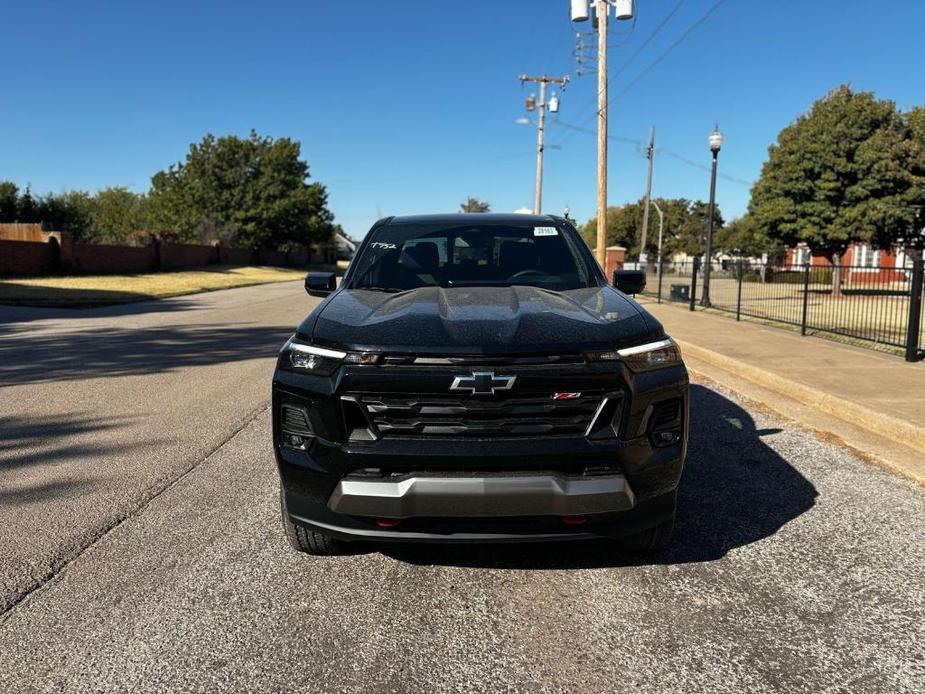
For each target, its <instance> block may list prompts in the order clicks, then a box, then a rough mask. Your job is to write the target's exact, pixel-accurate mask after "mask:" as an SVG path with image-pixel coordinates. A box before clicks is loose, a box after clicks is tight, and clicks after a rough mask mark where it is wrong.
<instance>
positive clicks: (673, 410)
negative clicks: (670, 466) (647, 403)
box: [649, 398, 684, 447]
mask: <svg viewBox="0 0 925 694" xmlns="http://www.w3.org/2000/svg"><path fill="white" fill-rule="evenodd" d="M683 412H684V410H683V403H682V401H681V398H672V399H671V400H665V401H664V402H660V403H657V404H656V405H655V406H654V407H653V409H652V414H651V416H650V417H649V438H650V439H651V441H652V444H653V445H655V446H659V447H661V446H670V445H672V444H674V443H676V442H677V441H678V440H679V439H680V438H681V430H682V425H683V422H682V421H681V420H682V417H683Z"/></svg>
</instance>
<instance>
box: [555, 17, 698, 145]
mask: <svg viewBox="0 0 925 694" xmlns="http://www.w3.org/2000/svg"><path fill="white" fill-rule="evenodd" d="M685 2H687V0H678V2H677V3H675V6H674V7H672V8H671V10H670V11H669V12H668V14H666V15H665V16H664V17H663V18H662V21H661V22H659V23H658V26H656V27H655V29H653V30H652V32H651V33H650V34H649V35H648V36H647V37H646V38H645V39H644V40H643V42H642V43H641V44H639V47H638V48H637V49H636V50H635V51H633V54H632V55H631V56H630V57H629V58H627V59H626V60H625V61H624V62H623V64H622V65H621V66H620V67H618V68H617V69H616V71H615V72H614V73H613V75H612V76H611V77H610V79H609V80H608V81H607V84H608V86H609V85H611V84H613V81H614V80H615V79H616V78H617V76H618V75H619V74H620V73H621V72H623V71H624V70H626V68H627V67H629V65H630V63H632V62H633V60H635V59H636V58H637V57H638V56H639V54H640V53H641V52H642V51H643V50H645V48H646V46H648V45H649V44H650V43H651V42H652V40H653V39H654V38H655V37H656V36H658V34H659V32H660V31H661V30H662V29H663V28H664V27H665V25H666V24H668V22H669V20H670V19H671V18H672V17H673V16H674V15H675V14H676V13H677V11H678V10H679V9H681V6H682V5H683V4H684V3H685ZM632 28H633V29H635V28H636V19H635V18H634V19H633V26H632ZM630 35H632V29H631V31H630ZM596 99H597V96H595V97H594V98H593V99H591V100H590V101H588V102H587V103H585V105H584V106H582V107H581V108H580V109H578V110H577V111H576V112H575V116H576V117H578V116H580V115H581V114H582V113H583V112H584V111H586V110H587V109H588V107H589V106H593V105H594V102H595V100H596ZM560 144H561V142H560Z"/></svg>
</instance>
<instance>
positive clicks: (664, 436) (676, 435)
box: [652, 429, 681, 447]
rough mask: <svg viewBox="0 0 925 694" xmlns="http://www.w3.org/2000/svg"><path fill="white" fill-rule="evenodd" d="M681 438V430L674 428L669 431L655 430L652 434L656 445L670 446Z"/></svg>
mask: <svg viewBox="0 0 925 694" xmlns="http://www.w3.org/2000/svg"><path fill="white" fill-rule="evenodd" d="M680 438H681V432H680V431H677V430H676V429H674V430H670V431H656V432H655V433H653V434H652V439H653V440H654V442H655V445H656V446H658V447H663V446H671V445H672V444H675V443H677V442H678V441H679V440H680Z"/></svg>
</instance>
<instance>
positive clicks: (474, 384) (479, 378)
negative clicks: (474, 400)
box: [450, 371, 517, 395]
mask: <svg viewBox="0 0 925 694" xmlns="http://www.w3.org/2000/svg"><path fill="white" fill-rule="evenodd" d="M515 380H517V376H495V373H494V371H473V372H472V375H471V376H457V377H456V378H454V379H453V385H451V386H450V390H468V391H469V392H470V393H472V394H473V395H494V394H495V392H496V391H499V390H510V389H511V387H512V386H513V385H514V381H515Z"/></svg>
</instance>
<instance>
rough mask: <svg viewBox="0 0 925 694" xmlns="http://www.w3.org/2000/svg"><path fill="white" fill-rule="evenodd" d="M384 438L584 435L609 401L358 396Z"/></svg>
mask: <svg viewBox="0 0 925 694" xmlns="http://www.w3.org/2000/svg"><path fill="white" fill-rule="evenodd" d="M352 399H353V400H354V401H355V402H357V403H358V404H360V405H361V406H362V407H363V408H365V410H366V412H367V413H368V416H369V420H370V421H371V422H372V424H373V426H374V427H375V429H376V430H377V431H378V434H379V435H380V436H393V437H399V436H401V437H427V436H440V437H473V438H475V437H497V436H504V437H517V436H536V435H545V436H568V435H579V436H580V435H584V434H585V433H586V432H587V431H588V428H589V425H590V424H591V421H592V419H593V418H594V416H595V414H596V413H597V412H598V410H599V408H600V405H601V402H602V400H603V399H604V396H603V394H602V393H597V394H588V393H585V394H582V396H581V397H580V398H577V399H574V400H553V399H552V397H551V396H548V395H547V396H545V397H508V398H504V399H500V400H491V399H478V398H473V397H454V396H445V395H399V396H396V395H393V394H387V395H386V394H367V393H364V394H356V395H355V396H354V398H352Z"/></svg>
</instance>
